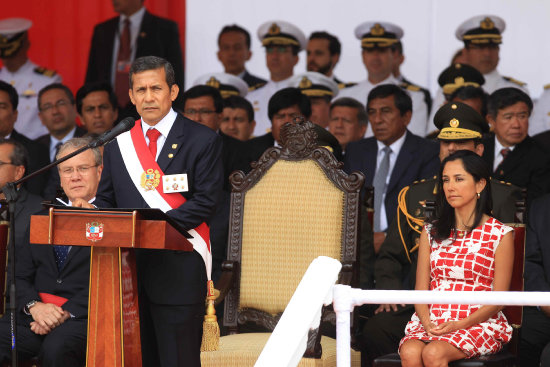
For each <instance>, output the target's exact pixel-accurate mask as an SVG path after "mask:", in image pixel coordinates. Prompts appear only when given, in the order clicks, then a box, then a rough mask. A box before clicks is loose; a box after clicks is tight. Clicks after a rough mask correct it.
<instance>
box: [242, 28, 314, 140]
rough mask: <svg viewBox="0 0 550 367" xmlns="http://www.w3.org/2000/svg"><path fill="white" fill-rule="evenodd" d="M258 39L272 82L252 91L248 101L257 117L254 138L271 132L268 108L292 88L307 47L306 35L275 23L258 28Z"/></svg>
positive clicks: (295, 29)
mask: <svg viewBox="0 0 550 367" xmlns="http://www.w3.org/2000/svg"><path fill="white" fill-rule="evenodd" d="M258 38H259V39H260V41H261V42H262V45H263V46H264V47H265V51H266V52H265V59H266V65H267V68H268V69H269V81H268V82H267V83H266V84H265V85H264V86H261V87H257V88H256V89H254V90H251V91H250V92H249V93H248V95H247V97H246V99H248V100H249V101H250V103H252V106H253V107H254V112H255V115H256V127H255V129H254V136H260V135H264V134H265V133H267V132H269V131H270V129H271V121H270V119H269V118H268V114H267V105H268V102H269V99H270V98H271V96H272V95H273V94H274V93H275V92H277V91H279V90H281V89H283V88H286V87H288V86H289V79H290V78H291V77H292V75H293V74H294V66H295V65H296V64H297V63H298V60H299V57H298V53H299V52H300V51H302V50H303V49H305V48H306V44H307V43H306V36H305V35H304V33H303V32H302V31H301V30H300V29H299V28H298V27H296V26H295V25H293V24H291V23H288V22H284V21H280V20H275V21H269V22H265V23H264V24H262V25H261V26H260V27H259V28H258Z"/></svg>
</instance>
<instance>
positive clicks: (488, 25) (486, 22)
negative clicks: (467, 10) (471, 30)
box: [479, 17, 495, 29]
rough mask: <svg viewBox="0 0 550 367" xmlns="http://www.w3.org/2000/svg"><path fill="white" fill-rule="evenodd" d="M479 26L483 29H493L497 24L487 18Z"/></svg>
mask: <svg viewBox="0 0 550 367" xmlns="http://www.w3.org/2000/svg"><path fill="white" fill-rule="evenodd" d="M479 26H480V27H481V29H493V28H495V23H493V21H492V20H491V18H489V17H486V18H485V19H483V20H482V21H481V22H480V23H479Z"/></svg>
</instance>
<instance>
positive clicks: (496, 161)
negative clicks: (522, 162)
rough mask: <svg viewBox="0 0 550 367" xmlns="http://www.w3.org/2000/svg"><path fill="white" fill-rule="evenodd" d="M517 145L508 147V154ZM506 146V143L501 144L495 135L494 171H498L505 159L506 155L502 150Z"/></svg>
mask: <svg viewBox="0 0 550 367" xmlns="http://www.w3.org/2000/svg"><path fill="white" fill-rule="evenodd" d="M515 147H516V146H515V145H512V146H511V147H507V148H508V149H510V151H509V152H508V154H510V153H512V151H513V150H514V148H515ZM504 148H506V147H505V146H504V145H502V144H500V142H499V141H498V139H497V137H496V136H495V156H494V160H493V172H494V171H496V169H497V167H498V165H499V164H500V163H501V162H502V161H503V160H504V157H503V156H502V153H501V152H500V151H501V150H502V149H504Z"/></svg>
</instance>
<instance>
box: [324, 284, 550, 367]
mask: <svg viewBox="0 0 550 367" xmlns="http://www.w3.org/2000/svg"><path fill="white" fill-rule="evenodd" d="M333 292H334V294H333V306H334V311H335V312H336V353H337V355H336V357H337V359H336V362H337V366H338V367H348V366H350V364H351V346H350V312H351V311H353V308H354V307H355V306H360V305H363V304H367V303H370V304H386V303H388V304H402V303H406V304H434V303H437V304H441V303H451V304H457V305H469V304H471V305H479V304H483V305H502V306H550V292H440V291H396V290H362V289H356V288H351V287H350V286H347V285H335V286H334V287H333Z"/></svg>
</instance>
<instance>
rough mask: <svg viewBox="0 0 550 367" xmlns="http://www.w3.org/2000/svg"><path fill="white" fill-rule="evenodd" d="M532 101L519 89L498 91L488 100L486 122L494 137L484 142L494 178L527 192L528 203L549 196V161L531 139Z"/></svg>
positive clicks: (485, 155) (487, 159)
mask: <svg viewBox="0 0 550 367" xmlns="http://www.w3.org/2000/svg"><path fill="white" fill-rule="evenodd" d="M532 111H533V102H532V101H531V98H529V96H528V95H527V94H526V93H524V92H523V91H521V90H520V89H518V88H502V89H498V90H496V91H495V92H493V94H491V95H490V96H489V100H488V103H487V121H488V122H489V124H490V125H491V128H492V129H491V130H492V131H493V133H492V134H491V135H490V136H488V137H486V138H485V139H484V140H483V145H484V146H485V150H484V152H483V158H484V159H485V161H486V162H487V164H488V165H489V167H490V168H491V170H492V171H493V173H492V175H491V176H492V178H493V179H495V180H503V181H507V182H511V183H513V184H514V185H516V186H519V187H522V188H525V189H527V203H528V204H529V203H530V202H531V201H532V200H533V199H535V198H537V197H539V196H542V195H543V194H545V193H548V192H550V159H549V157H548V154H547V152H546V150H545V148H544V147H542V146H540V145H539V143H538V142H536V141H535V140H534V139H533V138H531V137H530V136H529V135H528V130H529V116H530V115H531V112H532Z"/></svg>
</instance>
